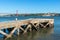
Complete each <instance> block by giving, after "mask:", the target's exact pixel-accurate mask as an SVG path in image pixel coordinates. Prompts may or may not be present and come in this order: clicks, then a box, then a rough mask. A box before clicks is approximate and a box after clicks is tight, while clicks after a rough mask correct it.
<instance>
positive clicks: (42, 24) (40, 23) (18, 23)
mask: <svg viewBox="0 0 60 40" xmlns="http://www.w3.org/2000/svg"><path fill="white" fill-rule="evenodd" d="M53 24H54V19H38V18H36V19H27V20H14V21H7V22H0V33H1V34H3V35H5V36H7V38H8V37H11V36H12V35H13V33H14V32H15V31H16V30H17V34H18V35H19V33H20V30H22V31H23V33H26V32H27V30H29V31H32V29H33V27H34V28H35V29H36V30H37V29H38V28H47V27H48V25H49V27H53ZM23 25H26V28H25V29H24V28H23V27H24V26H23ZM22 26H23V27H22ZM10 28H13V29H12V31H11V32H10V33H9V34H7V33H6V32H4V31H2V29H10ZM10 30H11V29H10Z"/></svg>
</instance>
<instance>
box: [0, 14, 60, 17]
mask: <svg viewBox="0 0 60 40" xmlns="http://www.w3.org/2000/svg"><path fill="white" fill-rule="evenodd" d="M6 16H7V17H9V16H60V13H36V14H6V15H0V17H6Z"/></svg>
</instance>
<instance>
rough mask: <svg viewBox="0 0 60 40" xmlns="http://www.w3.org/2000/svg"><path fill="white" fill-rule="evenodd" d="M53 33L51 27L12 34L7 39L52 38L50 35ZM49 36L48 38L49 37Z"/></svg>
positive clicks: (34, 39)
mask: <svg viewBox="0 0 60 40" xmlns="http://www.w3.org/2000/svg"><path fill="white" fill-rule="evenodd" d="M53 33H54V29H53V28H48V29H47V28H46V29H40V30H39V31H32V32H28V33H26V34H20V35H19V36H16V35H14V36H12V37H11V38H8V39H7V40H46V39H47V40H53V39H52V38H51V35H52V34H53ZM49 38H50V39H49Z"/></svg>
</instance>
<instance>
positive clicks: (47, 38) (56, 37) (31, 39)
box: [0, 16, 60, 40]
mask: <svg viewBox="0 0 60 40" xmlns="http://www.w3.org/2000/svg"><path fill="white" fill-rule="evenodd" d="M15 18H18V20H24V19H29V18H53V19H54V28H50V29H43V30H40V31H33V32H30V33H27V34H25V35H19V36H16V35H15V36H13V37H11V38H9V39H7V40H60V16H54V17H51V16H48V17H46V16H43V17H42V16H18V17H16V16H14V17H0V22H5V21H11V20H15ZM0 40H3V36H2V34H0Z"/></svg>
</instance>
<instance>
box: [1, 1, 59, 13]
mask: <svg viewBox="0 0 60 40" xmlns="http://www.w3.org/2000/svg"><path fill="white" fill-rule="evenodd" d="M16 10H18V12H19V13H47V12H52V13H55V12H56V13H60V0H0V13H15V12H16Z"/></svg>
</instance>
